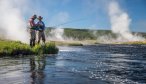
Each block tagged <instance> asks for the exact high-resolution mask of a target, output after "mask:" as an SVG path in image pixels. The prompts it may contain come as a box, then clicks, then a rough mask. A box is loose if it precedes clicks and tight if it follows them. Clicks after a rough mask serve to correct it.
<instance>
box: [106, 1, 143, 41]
mask: <svg viewBox="0 0 146 84" xmlns="http://www.w3.org/2000/svg"><path fill="white" fill-rule="evenodd" d="M109 16H110V22H111V28H112V31H113V33H115V34H117V35H118V39H117V40H118V41H123V40H124V41H141V40H144V38H142V37H140V36H137V35H133V34H132V33H131V31H130V29H129V26H130V22H131V19H130V18H129V16H128V14H127V13H126V12H124V11H123V10H121V8H120V7H119V4H118V3H117V2H116V1H111V2H110V4H109Z"/></svg>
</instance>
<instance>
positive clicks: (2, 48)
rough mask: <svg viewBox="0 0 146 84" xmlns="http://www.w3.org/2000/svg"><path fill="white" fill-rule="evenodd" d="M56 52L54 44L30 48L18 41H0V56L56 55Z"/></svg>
mask: <svg viewBox="0 0 146 84" xmlns="http://www.w3.org/2000/svg"><path fill="white" fill-rule="evenodd" d="M58 51H59V50H58V48H57V47H56V45H55V43H52V42H50V43H47V44H46V45H44V46H41V45H36V46H35V47H33V48H31V47H30V46H29V45H27V44H24V43H21V42H19V41H0V56H6V55H7V56H14V55H33V54H57V53H58Z"/></svg>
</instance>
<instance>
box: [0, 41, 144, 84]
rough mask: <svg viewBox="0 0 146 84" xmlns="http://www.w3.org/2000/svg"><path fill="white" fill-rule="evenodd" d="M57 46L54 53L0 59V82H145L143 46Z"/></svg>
mask: <svg viewBox="0 0 146 84" xmlns="http://www.w3.org/2000/svg"><path fill="white" fill-rule="evenodd" d="M59 49H60V51H59V53H58V54H57V55H44V56H21V57H19V58H10V57H3V58H0V84H146V45H107V44H105V45H104V44H103V45H87V46H72V47H71V46H70V47H59Z"/></svg>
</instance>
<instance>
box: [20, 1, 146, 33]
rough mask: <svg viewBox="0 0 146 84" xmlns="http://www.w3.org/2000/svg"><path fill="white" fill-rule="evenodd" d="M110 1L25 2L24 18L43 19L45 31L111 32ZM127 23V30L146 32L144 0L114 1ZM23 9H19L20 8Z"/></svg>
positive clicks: (145, 2) (145, 5)
mask: <svg viewBox="0 0 146 84" xmlns="http://www.w3.org/2000/svg"><path fill="white" fill-rule="evenodd" d="M110 1H112V0H27V2H26V3H27V5H26V6H25V5H24V6H25V10H24V11H25V12H24V13H23V14H24V17H25V21H27V20H28V19H29V18H30V17H31V15H33V14H37V15H41V16H43V18H44V22H45V24H46V26H47V27H54V26H56V25H59V24H62V23H66V22H67V23H68V24H64V25H60V26H61V27H66V28H81V29H86V28H88V29H97V30H98V29H106V30H110V29H111V24H110V17H109V15H108V3H109V2H110ZM115 1H117V2H118V3H119V5H120V7H121V8H122V10H123V11H124V12H126V13H127V14H128V15H129V17H130V19H131V24H130V30H132V31H138V32H146V9H145V8H146V0H115ZM22 8H23V7H22Z"/></svg>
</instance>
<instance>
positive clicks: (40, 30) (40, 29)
mask: <svg viewBox="0 0 146 84" xmlns="http://www.w3.org/2000/svg"><path fill="white" fill-rule="evenodd" d="M42 19H43V17H42V16H39V17H38V20H39V21H38V22H37V26H38V44H39V43H40V40H41V39H42V41H43V43H44V44H45V41H46V39H45V33H44V30H45V24H44V22H43V21H42Z"/></svg>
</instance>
